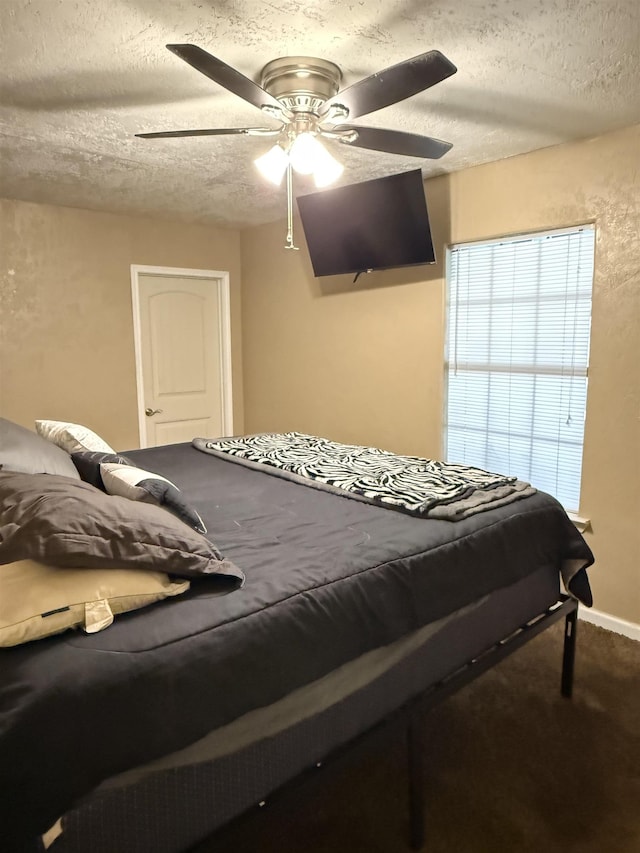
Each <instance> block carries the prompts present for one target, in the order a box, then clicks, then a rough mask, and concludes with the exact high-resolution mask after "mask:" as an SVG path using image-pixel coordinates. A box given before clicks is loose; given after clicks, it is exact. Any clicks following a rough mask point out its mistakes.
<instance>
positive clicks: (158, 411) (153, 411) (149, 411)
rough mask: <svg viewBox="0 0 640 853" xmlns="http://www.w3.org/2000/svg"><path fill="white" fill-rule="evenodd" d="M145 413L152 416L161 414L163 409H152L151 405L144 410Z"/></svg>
mask: <svg viewBox="0 0 640 853" xmlns="http://www.w3.org/2000/svg"><path fill="white" fill-rule="evenodd" d="M144 413H145V415H146V416H147V417H148V418H150V417H152V416H153V415H161V414H162V409H150V408H149V406H147V408H146V409H145V410H144Z"/></svg>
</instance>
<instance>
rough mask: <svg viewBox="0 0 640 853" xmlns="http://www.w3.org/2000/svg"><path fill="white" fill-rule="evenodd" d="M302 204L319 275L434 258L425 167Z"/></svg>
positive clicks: (326, 193) (310, 197) (320, 195)
mask: <svg viewBox="0 0 640 853" xmlns="http://www.w3.org/2000/svg"><path fill="white" fill-rule="evenodd" d="M297 202H298V210H299V211H300V219H301V220H302V227H303V229H304V234H305V238H306V241H307V246H308V248H309V255H310V257H311V264H312V266H313V272H314V275H316V276H323V275H339V274H341V273H362V272H371V271H373V270H380V269H390V268H393V267H407V266H416V265H418V264H432V263H434V262H435V253H434V251H433V243H432V240H431V229H430V227H429V214H428V213H427V202H426V199H425V197H424V186H423V183H422V172H421V171H420V169H414V170H412V171H410V172H402V173H401V174H399V175H389V176H388V177H385V178H376V179H375V180H372V181H363V182H361V183H358V184H351V185H350V186H346V187H336V188H335V189H331V190H323V191H321V192H317V193H311V194H309V195H303V196H298V198H297Z"/></svg>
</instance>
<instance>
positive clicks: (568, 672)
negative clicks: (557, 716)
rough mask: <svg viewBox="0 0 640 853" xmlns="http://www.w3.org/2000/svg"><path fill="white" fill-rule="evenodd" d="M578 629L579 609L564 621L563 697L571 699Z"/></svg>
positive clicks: (573, 611)
mask: <svg viewBox="0 0 640 853" xmlns="http://www.w3.org/2000/svg"><path fill="white" fill-rule="evenodd" d="M577 627H578V608H577V606H576V608H575V610H572V611H571V613H569V614H568V615H567V617H566V618H565V620H564V651H563V654H562V686H561V692H562V695H563V696H565V697H566V698H567V699H571V694H572V692H573V667H574V663H575V659H576V630H577Z"/></svg>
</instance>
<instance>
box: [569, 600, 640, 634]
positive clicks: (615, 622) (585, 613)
mask: <svg viewBox="0 0 640 853" xmlns="http://www.w3.org/2000/svg"><path fill="white" fill-rule="evenodd" d="M578 616H579V617H580V619H584V621H585V622H591V624H592V625H598V627H600V628H606V629H607V631H614V632H615V633H616V634H624V636H625V637H630V638H631V639H632V640H639V641H640V625H637V624H636V623H635V622H627V620H626V619H618V617H617V616H611V615H610V614H609V613H602V612H601V611H600V610H594V609H593V608H592V607H579V608H578Z"/></svg>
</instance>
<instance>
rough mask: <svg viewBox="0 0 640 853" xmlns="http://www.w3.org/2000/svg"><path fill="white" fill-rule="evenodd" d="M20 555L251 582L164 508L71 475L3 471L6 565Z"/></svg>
mask: <svg viewBox="0 0 640 853" xmlns="http://www.w3.org/2000/svg"><path fill="white" fill-rule="evenodd" d="M15 560H38V561H39V562H41V563H46V564H47V565H50V566H62V567H69V568H82V567H85V568H115V569H118V568H120V569H147V570H152V571H161V572H166V573H167V574H170V575H176V576H178V577H184V578H193V577H201V576H210V575H217V576H224V577H226V578H227V579H231V580H233V581H234V582H235V585H239V584H241V583H242V581H243V580H244V575H243V574H242V572H241V571H240V569H238V568H237V567H236V566H234V565H233V563H231V562H230V561H229V560H225V559H223V558H222V557H221V555H220V553H219V551H218V550H217V549H216V547H215V546H214V545H213V543H211V542H210V541H209V540H208V539H205V537H204V536H202V535H201V534H199V533H196V531H195V530H192V529H191V528H190V527H188V526H187V525H186V524H183V522H182V521H180V520H179V519H178V518H176V517H175V516H174V515H172V514H171V513H169V512H167V511H166V510H164V509H162V508H161V507H158V506H154V505H153V504H147V503H141V502H140V501H130V500H128V499H127V498H120V497H116V496H113V495H106V494H105V493H104V492H101V491H100V490H99V489H96V488H95V487H94V486H91V485H89V484H88V483H83V482H82V481H81V480H71V479H70V478H68V477H59V476H56V475H53V474H19V473H14V472H11V471H8V472H5V471H0V564H1V563H10V562H13V561H15ZM0 571H1V569H0Z"/></svg>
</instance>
